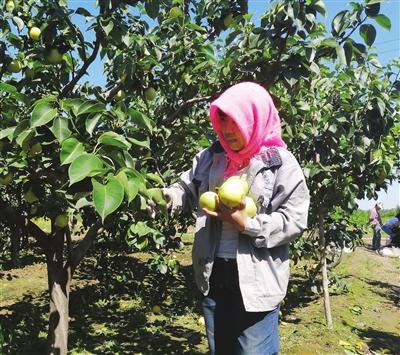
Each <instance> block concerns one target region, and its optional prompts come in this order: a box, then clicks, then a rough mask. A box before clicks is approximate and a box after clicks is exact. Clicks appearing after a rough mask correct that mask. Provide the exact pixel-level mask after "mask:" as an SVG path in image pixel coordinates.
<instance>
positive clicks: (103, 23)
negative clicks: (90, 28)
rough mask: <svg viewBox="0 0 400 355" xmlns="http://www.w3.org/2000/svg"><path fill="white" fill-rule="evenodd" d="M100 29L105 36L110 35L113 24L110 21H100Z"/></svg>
mask: <svg viewBox="0 0 400 355" xmlns="http://www.w3.org/2000/svg"><path fill="white" fill-rule="evenodd" d="M100 25H101V28H102V29H103V30H104V32H105V34H106V36H108V35H109V34H110V32H111V31H112V29H113V28H114V22H112V21H111V20H110V21H107V20H106V21H104V20H103V21H100Z"/></svg>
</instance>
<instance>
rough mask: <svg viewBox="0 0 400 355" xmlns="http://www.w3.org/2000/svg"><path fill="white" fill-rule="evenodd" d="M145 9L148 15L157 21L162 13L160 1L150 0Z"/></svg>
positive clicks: (146, 2)
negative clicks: (160, 12)
mask: <svg viewBox="0 0 400 355" xmlns="http://www.w3.org/2000/svg"><path fill="white" fill-rule="evenodd" d="M144 8H145V9H146V12H147V15H149V17H151V18H152V19H155V18H156V17H157V16H158V13H159V11H160V5H159V1H158V0H148V1H145V3H144Z"/></svg>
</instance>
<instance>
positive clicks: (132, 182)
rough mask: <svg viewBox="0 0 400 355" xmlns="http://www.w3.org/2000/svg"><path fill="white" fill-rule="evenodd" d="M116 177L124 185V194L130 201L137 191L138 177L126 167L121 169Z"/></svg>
mask: <svg viewBox="0 0 400 355" xmlns="http://www.w3.org/2000/svg"><path fill="white" fill-rule="evenodd" d="M116 178H117V179H118V180H119V182H120V183H121V184H122V185H123V186H124V191H125V196H126V198H127V201H128V203H130V202H131V201H132V200H133V199H134V198H135V197H136V196H137V194H138V192H139V184H140V179H139V178H138V177H137V176H136V175H134V174H133V173H132V172H130V171H129V170H128V169H124V170H121V171H120V172H119V173H118V175H117V176H116Z"/></svg>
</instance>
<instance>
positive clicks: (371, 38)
mask: <svg viewBox="0 0 400 355" xmlns="http://www.w3.org/2000/svg"><path fill="white" fill-rule="evenodd" d="M360 36H361V37H362V39H363V40H364V42H365V44H366V45H368V46H372V44H373V43H374V42H375V38H376V29H375V27H374V26H372V25H370V24H364V25H361V27H360Z"/></svg>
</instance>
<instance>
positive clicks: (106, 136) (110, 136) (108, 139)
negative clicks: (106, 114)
mask: <svg viewBox="0 0 400 355" xmlns="http://www.w3.org/2000/svg"><path fill="white" fill-rule="evenodd" d="M98 142H99V143H101V144H105V145H111V146H113V147H118V148H128V149H129V148H130V147H131V146H132V145H131V144H130V143H129V142H128V141H127V140H126V139H125V137H124V136H121V135H119V134H118V133H115V132H105V133H103V134H102V135H101V136H100V137H99V139H98Z"/></svg>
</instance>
